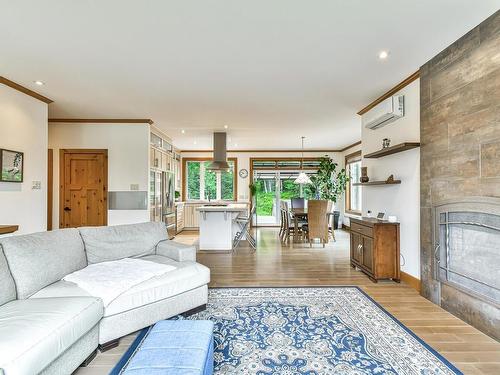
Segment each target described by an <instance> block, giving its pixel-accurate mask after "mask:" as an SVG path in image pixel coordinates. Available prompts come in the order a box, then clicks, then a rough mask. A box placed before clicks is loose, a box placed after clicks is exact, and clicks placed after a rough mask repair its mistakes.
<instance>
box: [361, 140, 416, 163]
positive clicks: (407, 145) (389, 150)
mask: <svg viewBox="0 0 500 375" xmlns="http://www.w3.org/2000/svg"><path fill="white" fill-rule="evenodd" d="M417 147H420V142H404V143H400V144H397V145H394V146H391V147H386V148H383V149H382V150H378V151H375V152H372V153H370V154H366V155H364V156H363V157H364V158H366V159H377V158H381V157H384V156H388V155H392V154H397V153H398V152H403V151H407V150H411V149H412V148H417Z"/></svg>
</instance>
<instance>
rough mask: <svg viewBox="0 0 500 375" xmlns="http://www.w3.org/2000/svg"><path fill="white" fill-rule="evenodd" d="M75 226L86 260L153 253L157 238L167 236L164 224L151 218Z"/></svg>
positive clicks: (134, 256) (158, 240) (103, 259)
mask: <svg viewBox="0 0 500 375" xmlns="http://www.w3.org/2000/svg"><path fill="white" fill-rule="evenodd" d="M79 230H80V234H81V235H82V238H83V242H84V244H85V251H86V252H87V259H88V262H89V263H100V262H107V261H110V260H117V259H123V258H137V257H141V256H144V255H148V254H154V253H155V251H156V245H157V244H158V242H160V241H161V240H164V239H166V238H167V230H166V229H165V224H163V223H154V222H151V223H140V224H127V225H116V226H110V227H85V228H79Z"/></svg>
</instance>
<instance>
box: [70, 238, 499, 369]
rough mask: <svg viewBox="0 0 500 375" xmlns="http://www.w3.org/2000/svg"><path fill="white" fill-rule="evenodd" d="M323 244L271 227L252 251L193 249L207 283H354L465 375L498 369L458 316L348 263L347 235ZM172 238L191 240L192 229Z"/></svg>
mask: <svg viewBox="0 0 500 375" xmlns="http://www.w3.org/2000/svg"><path fill="white" fill-rule="evenodd" d="M336 236H337V242H335V243H333V242H330V243H329V244H328V245H327V246H326V248H322V247H321V246H320V245H316V246H315V247H313V248H309V245H308V244H292V245H290V246H282V245H281V243H280V242H279V240H278V237H277V230H276V229H274V228H261V229H259V230H258V231H257V242H258V246H257V249H258V250H257V251H256V252H255V253H254V252H252V250H251V249H250V248H248V247H245V246H244V244H242V246H241V247H240V248H238V250H237V251H236V253H235V254H230V253H229V254H228V253H215V254H214V253H207V252H199V253H198V255H197V260H198V262H200V263H202V264H204V265H206V266H207V267H209V268H210V270H211V282H210V286H211V287H229V286H233V287H234V286H240V287H244V286H306V285H323V286H325V285H357V286H360V287H361V288H362V289H363V290H364V291H365V292H367V293H368V294H369V295H370V296H371V297H372V298H373V299H375V300H376V301H377V302H378V303H380V304H381V305H382V306H383V307H384V308H385V309H387V311H389V312H390V313H391V314H393V315H394V316H395V317H396V318H397V319H399V320H400V321H401V322H402V323H403V324H405V325H406V326H407V327H408V328H410V329H411V330H412V331H413V332H415V333H416V334H417V335H418V336H420V337H421V338H422V339H423V340H425V341H426V342H427V343H428V344H429V345H431V346H432V347H433V348H434V349H436V350H437V351H438V352H440V353H441V354H442V355H443V356H444V357H446V358H447V359H448V360H449V361H450V362H452V363H453V364H454V365H455V366H457V367H458V368H459V369H460V370H461V371H463V372H464V373H465V374H471V375H477V374H492V375H493V374H500V343H498V342H497V341H495V340H494V339H492V338H490V337H488V336H487V335H485V334H483V333H481V332H480V331H478V330H476V329H475V328H473V327H471V326H469V325H468V324H467V323H465V322H463V321H461V320H460V319H458V318H456V317H455V316H453V315H451V314H450V313H448V312H446V311H444V310H443V309H441V308H440V307H438V306H436V305H434V304H433V303H431V302H430V301H428V300H427V299H425V298H423V297H421V296H420V295H419V294H418V293H417V292H416V291H415V290H414V289H412V288H411V287H409V286H408V285H406V284H404V283H401V284H397V283H395V282H392V281H383V282H379V283H377V284H374V283H372V282H371V281H370V280H369V279H368V278H367V277H366V276H365V275H364V274H362V273H361V272H359V271H356V270H354V269H353V268H351V267H350V265H349V241H348V234H347V233H346V232H344V231H337V232H336ZM176 241H179V242H183V243H187V244H197V243H198V233H197V232H183V233H181V234H180V235H178V236H177V237H176ZM132 339H133V335H131V336H128V337H127V338H125V339H124V340H123V339H122V341H121V342H120V346H119V347H118V348H115V349H112V350H111V351H110V352H106V353H99V354H98V356H97V357H96V358H95V359H94V361H93V362H92V363H91V364H90V366H89V367H87V368H85V369H80V370H79V371H78V372H77V373H78V375H82V374H83V375H97V374H107V373H108V372H109V370H110V369H111V368H112V367H113V365H114V363H116V362H117V361H118V359H119V358H120V357H121V354H122V353H123V352H124V351H125V350H126V349H127V347H128V345H129V344H130V342H131V340H132Z"/></svg>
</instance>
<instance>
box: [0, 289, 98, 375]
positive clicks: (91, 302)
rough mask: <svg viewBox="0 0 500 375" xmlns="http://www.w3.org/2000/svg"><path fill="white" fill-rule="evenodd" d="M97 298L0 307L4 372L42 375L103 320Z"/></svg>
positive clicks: (36, 300)
mask: <svg viewBox="0 0 500 375" xmlns="http://www.w3.org/2000/svg"><path fill="white" fill-rule="evenodd" d="M102 313H103V306H102V303H101V300H100V299H98V298H94V297H69V298H34V299H26V300H17V301H12V302H9V303H7V304H5V305H3V306H0V337H1V338H2V339H1V340H0V353H1V355H0V368H1V369H3V370H4V371H5V373H6V374H38V373H39V372H40V371H41V370H43V369H44V368H45V367H46V366H47V365H48V364H50V363H51V362H53V361H54V360H55V359H56V358H57V357H58V356H59V355H61V354H62V353H63V352H64V351H65V350H66V349H68V348H69V347H70V346H71V345H73V344H74V343H75V342H76V341H78V339H79V338H80V337H82V336H83V335H85V334H86V333H87V332H88V331H89V330H90V329H91V328H92V327H94V326H95V325H96V324H97V323H98V322H99V320H100V319H101V317H102Z"/></svg>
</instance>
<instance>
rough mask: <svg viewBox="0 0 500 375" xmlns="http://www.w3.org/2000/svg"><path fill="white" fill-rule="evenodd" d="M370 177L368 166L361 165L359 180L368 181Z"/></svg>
mask: <svg viewBox="0 0 500 375" xmlns="http://www.w3.org/2000/svg"><path fill="white" fill-rule="evenodd" d="M368 181H370V178H369V177H368V168H367V167H361V177H360V178H359V182H368Z"/></svg>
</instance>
